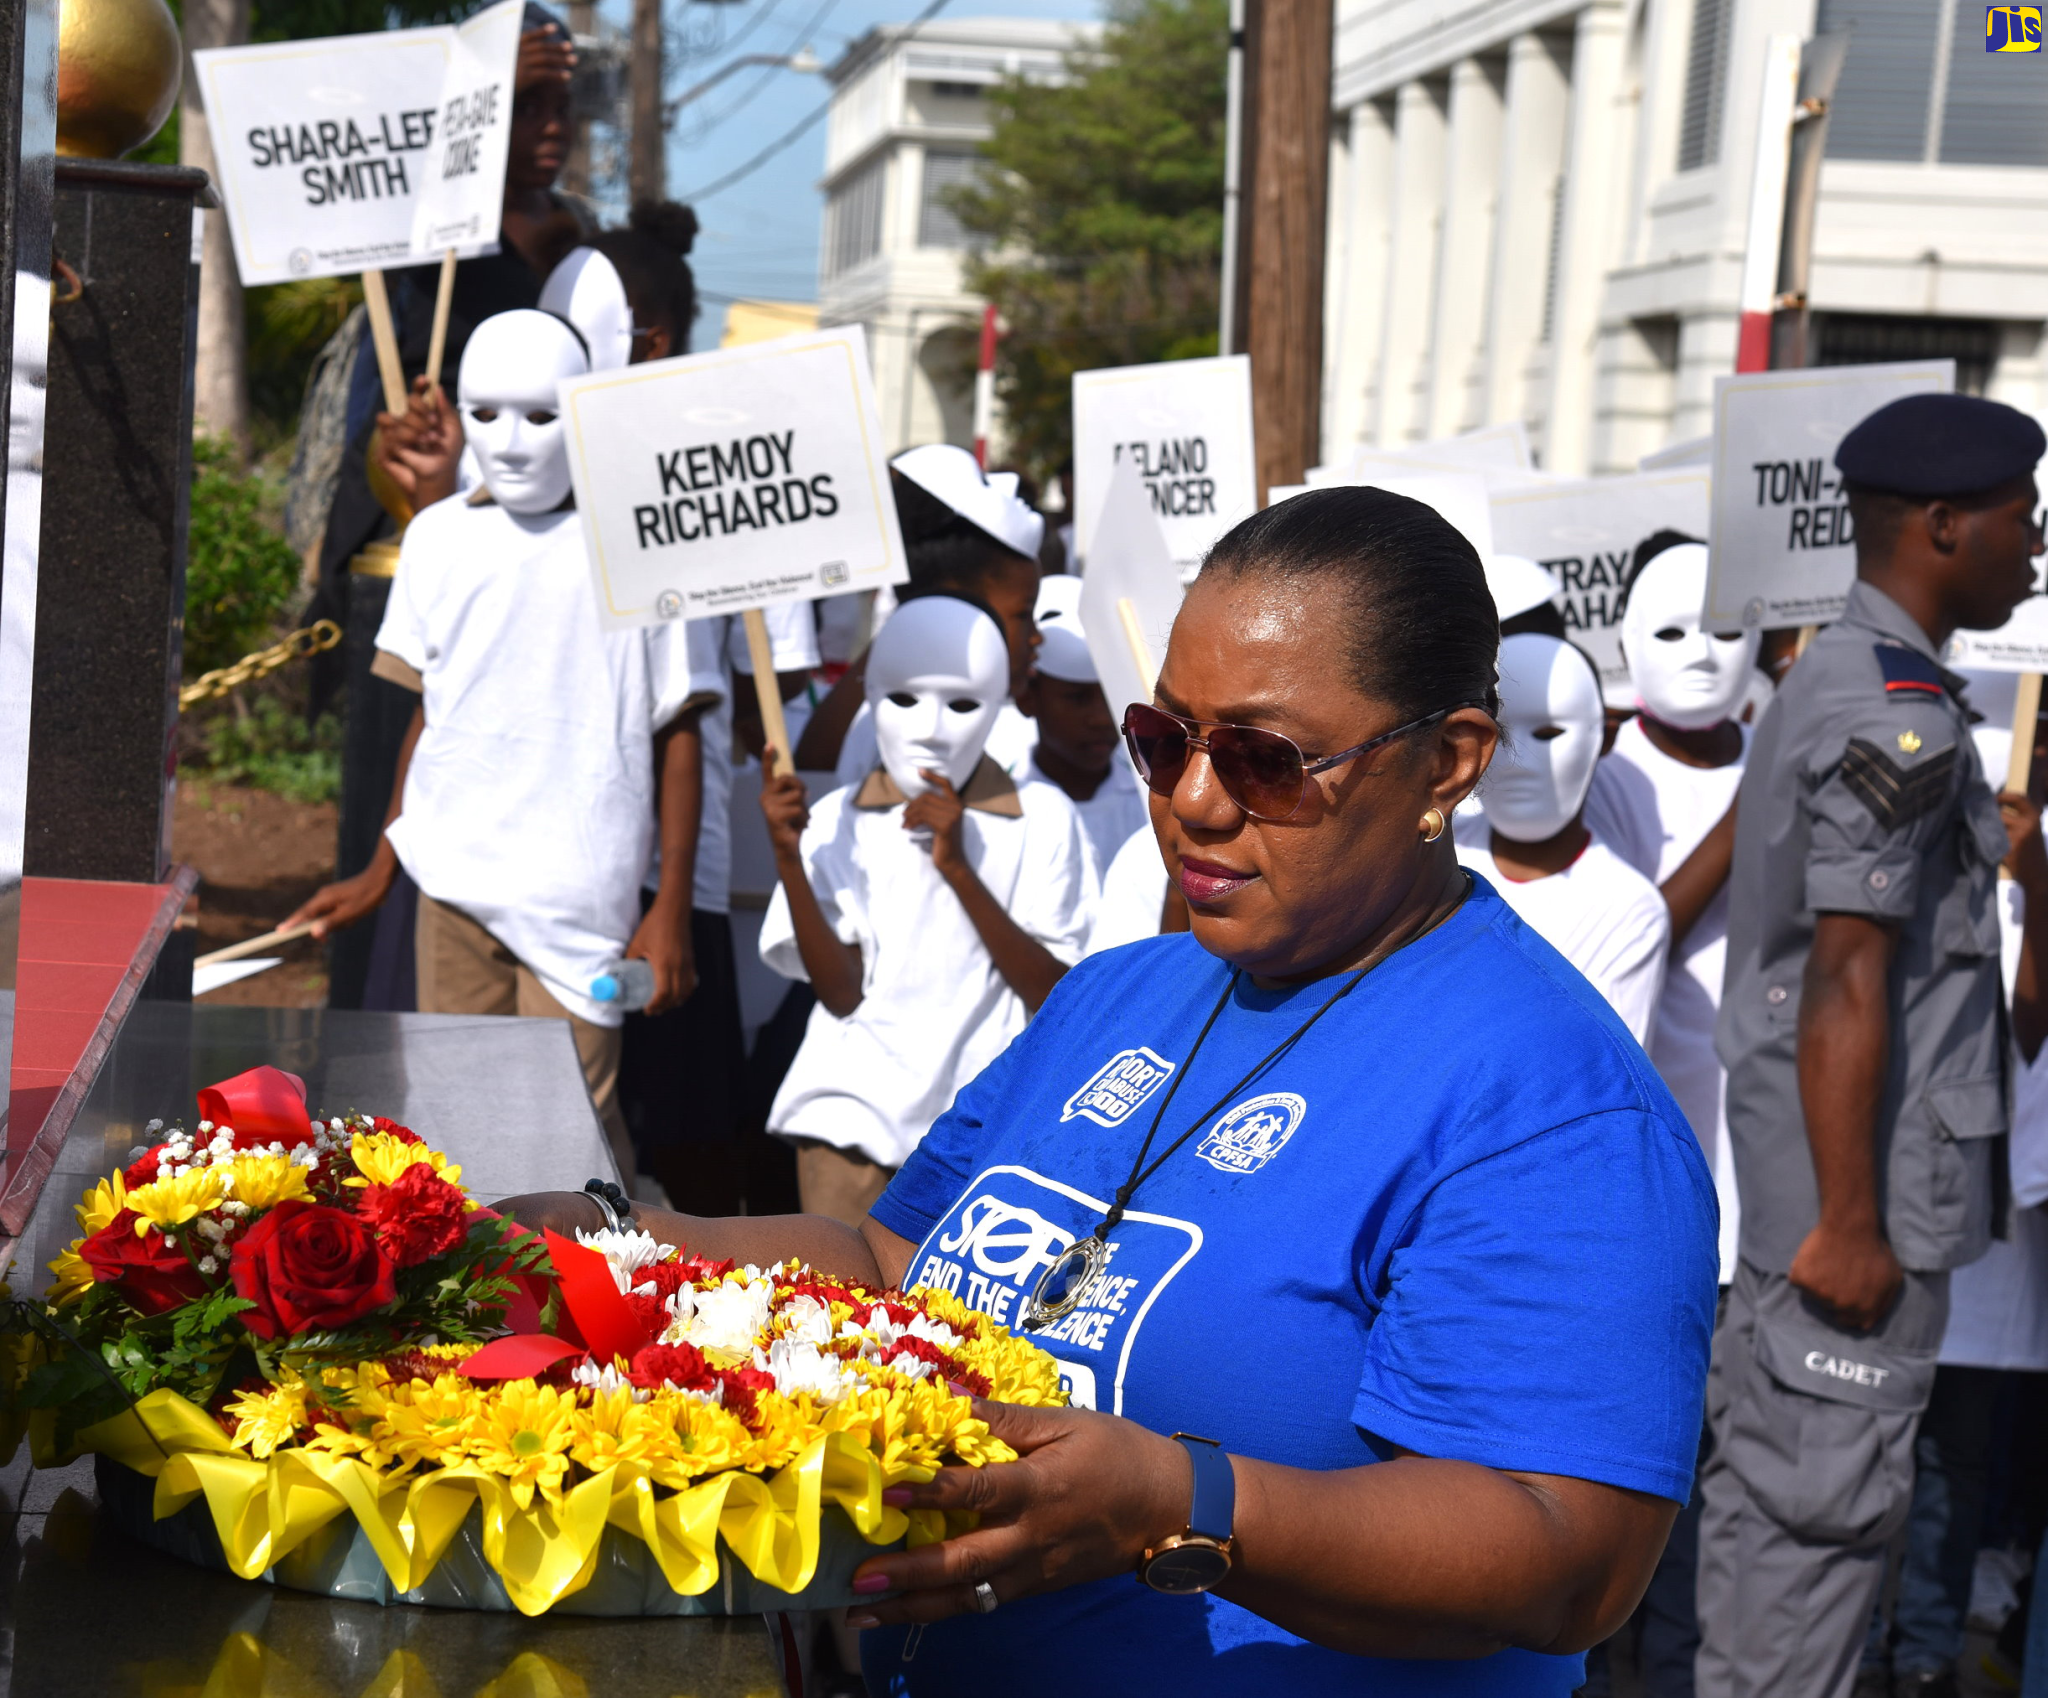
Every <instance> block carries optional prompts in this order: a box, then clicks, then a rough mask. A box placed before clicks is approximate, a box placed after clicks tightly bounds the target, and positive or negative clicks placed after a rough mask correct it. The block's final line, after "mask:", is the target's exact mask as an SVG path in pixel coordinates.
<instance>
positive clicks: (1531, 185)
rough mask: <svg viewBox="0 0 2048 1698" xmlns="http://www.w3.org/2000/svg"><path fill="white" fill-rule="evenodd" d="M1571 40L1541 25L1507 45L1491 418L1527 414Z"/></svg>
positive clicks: (1567, 99) (1487, 403)
mask: <svg viewBox="0 0 2048 1698" xmlns="http://www.w3.org/2000/svg"><path fill="white" fill-rule="evenodd" d="M1570 51H1571V50H1570V46H1569V44H1568V43H1566V42H1564V41H1561V40H1557V39H1555V38H1547V37H1544V36H1541V35H1536V34H1534V33H1531V34H1528V35H1518V36H1516V37H1515V39H1514V41H1513V42H1511V43H1510V44H1509V46H1508V78H1507V110H1506V113H1505V116H1504V118H1503V120H1502V123H1501V133H1500V212H1499V216H1498V219H1497V222H1496V233H1495V236H1494V243H1493V277H1492V281H1491V283H1490V285H1489V287H1488V297H1489V299H1488V309H1487V326H1486V366H1485V371H1484V375H1483V376H1482V378H1481V391H1480V412H1481V415H1482V418H1483V421H1484V422H1485V423H1487V424H1499V423H1503V422H1505V421H1507V420H1509V419H1525V418H1526V417H1527V416H1528V414H1529V412H1530V411H1531V410H1532V409H1531V408H1530V407H1529V404H1528V403H1529V393H1528V376H1529V362H1530V360H1531V359H1532V358H1533V357H1534V356H1535V353H1536V349H1537V345H1538V344H1539V343H1540V342H1541V341H1542V340H1543V300H1544V290H1545V282H1546V279H1547V277H1548V274H1549V268H1550V240H1551V232H1552V231H1553V230H1554V229H1555V228H1556V224H1557V197H1558V196H1559V195H1560V194H1561V193H1562V192H1563V181H1562V177H1563V171H1564V147H1565V129H1566V118H1567V115H1568V113H1569V110H1570V105H1571V72H1570V67H1569V62H1568V55H1569V53H1570Z"/></svg>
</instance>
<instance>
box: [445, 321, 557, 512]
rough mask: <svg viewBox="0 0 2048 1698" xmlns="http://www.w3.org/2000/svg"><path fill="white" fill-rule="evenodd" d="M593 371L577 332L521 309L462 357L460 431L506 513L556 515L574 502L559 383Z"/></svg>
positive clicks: (494, 324)
mask: <svg viewBox="0 0 2048 1698" xmlns="http://www.w3.org/2000/svg"><path fill="white" fill-rule="evenodd" d="M589 369H590V362H589V360H588V359H587V358H586V357H585V355H584V352H583V344H582V343H581V342H579V341H577V339H576V332H575V331H573V330H571V329H570V328H569V327H568V325H566V324H564V323H563V322H562V321H561V320H560V319H558V318H556V317H555V316H554V315H553V314H551V313H544V312H534V311H532V310H531V309H529V308H524V307H522V308H521V309H520V310H518V311H517V312H501V313H499V314H498V315H497V316H496V317H495V318H487V319H485V320H484V321H483V323H482V324H480V325H478V326H477V327H476V330H475V332H474V333H473V334H472V335H471V336H470V339H469V345H468V346H467V347H466V348H464V349H463V351H462V376H461V379H460V381H459V382H458V383H457V385H456V391H457V396H458V404H459V405H460V407H461V409H462V431H463V435H464V436H466V437H467V438H468V439H469V446H470V450H471V451H472V452H473V453H474V454H475V455H476V460H477V467H478V469H479V470H480V471H481V472H482V473H483V479H484V487H485V488H486V489H488V490H489V491H490V492H491V497H492V499H493V500H495V501H496V502H497V503H498V505H499V506H500V507H503V508H504V509H505V510H506V511H507V512H509V513H528V514H532V513H552V512H553V511H554V510H555V509H556V508H557V507H559V506H561V505H562V503H563V502H564V501H565V500H566V499H567V498H568V495H569V441H568V436H567V434H566V433H565V431H564V430H563V428H562V415H561V405H562V402H561V396H560V394H559V393H558V391H559V388H560V385H561V382H562V379H563V378H565V377H581V376H582V375H583V374H584V373H585V372H587V371H588V370H589Z"/></svg>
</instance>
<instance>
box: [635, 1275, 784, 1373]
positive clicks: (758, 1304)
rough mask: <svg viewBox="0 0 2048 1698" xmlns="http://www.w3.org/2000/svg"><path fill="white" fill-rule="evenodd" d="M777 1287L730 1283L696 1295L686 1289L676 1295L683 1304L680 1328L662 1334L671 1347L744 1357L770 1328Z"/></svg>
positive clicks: (674, 1305)
mask: <svg viewBox="0 0 2048 1698" xmlns="http://www.w3.org/2000/svg"><path fill="white" fill-rule="evenodd" d="M773 1296H774V1287H773V1286H770V1285H767V1284H765V1283H764V1284H758V1285H748V1284H742V1283H741V1282H740V1281H738V1280H732V1279H729V1280H727V1281H725V1283H724V1284H722V1285H715V1286H713V1287H712V1288H711V1289H710V1290H709V1291H692V1290H691V1288H690V1287H688V1286H684V1287H683V1288H682V1290H680V1291H678V1292H677V1293H676V1297H677V1298H678V1299H679V1300H680V1301H677V1302H675V1303H672V1304H671V1305H670V1306H671V1307H672V1308H673V1309H675V1310H676V1324H675V1325H674V1326H672V1327H670V1328H669V1329H668V1330H667V1331H666V1332H665V1333H663V1334H662V1337H663V1339H664V1340H666V1341H667V1342H668V1343H670V1344H682V1343H689V1344H694V1345H695V1346H696V1347H697V1348H698V1349H699V1350H725V1351H730V1352H731V1353H732V1354H733V1355H736V1356H744V1355H746V1354H748V1353H749V1352H750V1351H752V1350H753V1348H754V1341H755V1340H756V1339H757V1338H759V1337H760V1336H761V1333H762V1330H763V1329H764V1328H765V1327H766V1326H767V1324H768V1305H769V1300H770V1299H771V1298H772V1297H773Z"/></svg>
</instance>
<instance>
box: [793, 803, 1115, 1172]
mask: <svg viewBox="0 0 2048 1698" xmlns="http://www.w3.org/2000/svg"><path fill="white" fill-rule="evenodd" d="M990 771H991V768H990V767H989V765H988V764H987V763H984V764H983V766H982V768H981V769H980V771H979V772H978V773H977V774H976V776H975V777H974V778H971V779H970V780H969V781H968V787H969V789H971V790H977V791H992V792H994V794H993V795H991V796H989V797H988V798H987V801H988V803H989V805H993V806H999V807H1009V808H1011V809H1012V811H1011V812H1009V813H1000V812H991V811H989V806H988V805H983V806H977V805H970V806H969V807H968V809H967V818H966V821H965V824H964V826H963V828H962V830H963V835H964V838H965V841H966V847H967V855H968V859H969V860H970V861H972V862H973V864H974V869H975V871H976V873H978V874H979V875H980V878H981V882H982V883H983V884H984V885H986V886H987V887H988V890H989V894H990V895H992V896H993V897H994V898H995V899H996V901H997V902H999V903H1000V904H1001V905H1002V907H1003V909H1004V911H1005V912H1007V913H1008V914H1009V916H1010V918H1011V919H1012V920H1014V921H1016V923H1017V924H1018V926H1020V927H1021V928H1022V929H1023V930H1024V931H1025V932H1026V933H1027V934H1028V935H1030V936H1031V937H1033V938H1036V939H1037V940H1038V941H1039V942H1040V943H1042V944H1044V945H1045V947H1046V948H1047V949H1048V950H1050V951H1051V952H1052V953H1053V954H1054V955H1056V956H1057V957H1059V959H1060V960H1062V961H1066V962H1073V961H1077V960H1079V959H1080V957H1081V950H1082V946H1083V945H1084V944H1085V943H1086V941H1087V936H1088V926H1089V922H1090V918H1091V916H1092V914H1093V910H1094V904H1095V896H1096V890H1095V875H1094V869H1093V865H1092V863H1091V861H1090V859H1089V852H1088V848H1087V842H1086V838H1085V837H1084V835H1083V833H1082V829H1081V821H1080V817H1079V816H1078V815H1077V814H1076V813H1075V812H1074V806H1073V804H1072V803H1071V802H1069V801H1068V800H1067V798H1066V797H1065V796H1064V795H1062V794H1061V793H1060V792H1059V791H1058V790H1056V789H1054V788H1053V787H1052V786H1051V785H1049V784H1022V785H1015V786H1012V785H1009V784H1008V783H1006V782H1004V781H1003V780H1002V779H1001V776H1000V775H997V779H996V782H995V783H994V784H989V783H987V782H986V780H985V779H984V777H983V775H984V774H987V773H989V772H990ZM874 778H875V779H878V780H884V781H885V780H886V775H884V774H881V773H879V772H877V773H876V774H875V775H874ZM885 790H886V792H888V793H895V787H894V786H893V785H886V783H885V782H884V783H883V784H877V785H876V786H875V788H874V789H873V790H870V789H868V781H864V782H863V785H862V787H861V790H860V791H859V792H857V791H856V790H854V789H852V788H842V789H839V790H834V791H832V792H831V793H830V794H829V795H827V796H825V797H824V798H823V799H822V800H821V801H820V802H819V803H818V805H817V806H816V807H815V808H813V809H812V810H811V822H810V824H809V825H808V826H806V827H805V828H804V836H803V858H804V868H805V871H806V872H807V873H808V875H809V877H810V881H811V888H812V890H813V891H815V892H816V893H817V897H818V905H819V906H820V907H821V908H822V909H823V910H824V913H825V918H826V920H827V922H828V923H829V924H830V925H831V927H832V929H833V931H834V932H835V933H836V934H837V935H838V936H839V937H840V938H841V939H842V940H843V941H844V942H847V943H851V944H855V945H857V946H858V947H859V949H860V960H861V989H862V996H861V1002H860V1006H859V1007H858V1008H856V1009H855V1010H854V1011H853V1012H852V1013H851V1014H849V1015H848V1016H847V1017H846V1018H845V1019H843V1020H842V1019H840V1018H839V1017H838V1016H837V1015H835V1014H832V1013H830V1012H829V1011H827V1009H826V1008H825V1006H824V1005H823V1004H822V1003H820V1004H819V1005H818V1006H817V1007H816V1008H814V1009H813V1010H812V1011H811V1021H810V1025H809V1027H808V1028H807V1029H806V1031H805V1033H804V1041H803V1045H802V1047H801V1048H800V1049H798V1051H797V1054H796V1060H795V1061H794V1062H792V1063H791V1064H790V1069H789V1073H788V1074H787V1076H786V1077H785V1078H784V1079H783V1081H782V1088H781V1089H780V1090H779V1091H777V1092H776V1094H775V1103H774V1106H773V1107H772V1108H771V1109H770V1111H769V1115H768V1128H769V1130H770V1131H772V1132H780V1133H787V1134H792V1135H795V1136H799V1137H805V1138H817V1139H820V1140H822V1141H823V1142H825V1143H828V1144H836V1145H837V1146H839V1147H840V1148H841V1149H852V1150H858V1151H860V1152H861V1154H863V1155H865V1156H866V1157H867V1158H868V1159H869V1160H871V1161H875V1162H879V1163H880V1164H881V1165H882V1166H884V1167H899V1166H901V1165H902V1163H903V1161H904V1159H905V1158H906V1157H907V1156H908V1155H909V1154H910V1152H911V1151H912V1150H914V1149H915V1148H916V1147H917V1143H918V1140H919V1139H920V1138H922V1137H923V1136H924V1135H925V1132H926V1131H927V1130H928V1129H929V1128H930V1126H931V1123H932V1122H933V1121H934V1120H936V1119H937V1118H938V1117H939V1116H940V1115H941V1114H943V1113H944V1112H945V1111H946V1109H947V1108H948V1107H949V1106H950V1105H951V1103H952V1101H953V1094H954V1092H956V1091H957V1090H958V1089H959V1088H960V1087H961V1086H962V1085H964V1084H966V1083H967V1081H968V1080H970V1079H972V1078H973V1077H974V1076H975V1075H976V1074H977V1073H979V1072H980V1071H981V1070H982V1069H983V1068H984V1067H986V1066H987V1065H988V1064H989V1063H990V1062H991V1061H993V1060H995V1058H996V1057H997V1056H998V1055H1000V1054H1001V1053H1002V1051H1003V1049H1004V1047H1005V1046H1006V1045H1007V1044H1008V1043H1009V1041H1010V1040H1011V1039H1012V1038H1014V1037H1015V1036H1016V1035H1017V1034H1018V1033H1019V1032H1021V1031H1022V1030H1023V1029H1024V1024H1025V1020H1026V1019H1027V1015H1026V1013H1025V1009H1024V1003H1023V1000H1022V999H1021V998H1020V997H1019V996H1018V995H1017V993H1016V992H1015V991H1013V990H1012V989H1011V988H1010V986H1009V984H1008V982H1007V981H1006V980H1005V979H1004V978H1003V976H1002V974H1001V973H999V972H998V971H997V970H996V964H995V962H994V960H993V959H992V958H991V957H990V955H989V953H988V949H987V947H986V946H985V945H984V944H983V943H982V941H981V937H980V934H979V933H977V932H976V931H975V929H974V925H973V923H972V922H971V921H970V920H969V919H968V917H967V911H966V910H965V909H964V908H962V907H961V906H960V898H959V897H958V896H956V895H954V893H953V889H952V887H951V886H950V885H948V884H947V883H946V881H945V880H944V879H943V878H941V877H940V876H939V874H938V872H937V871H936V870H934V868H933V866H932V857H931V851H930V849H929V848H928V847H926V846H925V845H924V844H923V843H920V842H919V841H918V840H917V838H916V837H914V836H912V834H911V833H909V832H907V831H905V830H904V829H903V804H902V803H901V802H900V801H899V802H893V803H890V802H886V801H884V802H881V803H880V805H876V806H865V805H860V804H857V803H856V802H855V796H856V794H867V795H869V796H870V797H871V798H875V797H877V796H878V795H880V794H881V793H883V792H884V791H885ZM761 959H762V960H763V961H765V962H766V963H767V964H768V965H769V966H770V967H772V968H774V969H775V971H776V972H778V973H780V974H782V976H783V977H784V978H789V979H802V978H806V977H808V975H807V974H806V973H805V972H804V965H803V957H802V955H801V953H800V952H799V951H798V949H797V944H796V933H795V930H794V928H793V927H792V926H791V924H790V917H789V896H788V893H787V892H786V891H785V890H784V889H783V888H782V887H781V886H779V885H778V886H777V887H776V891H775V895H774V896H773V897H772V898H771V899H770V901H769V904H768V912H767V914H766V916H765V917H764V918H763V921H762V925H761Z"/></svg>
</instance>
